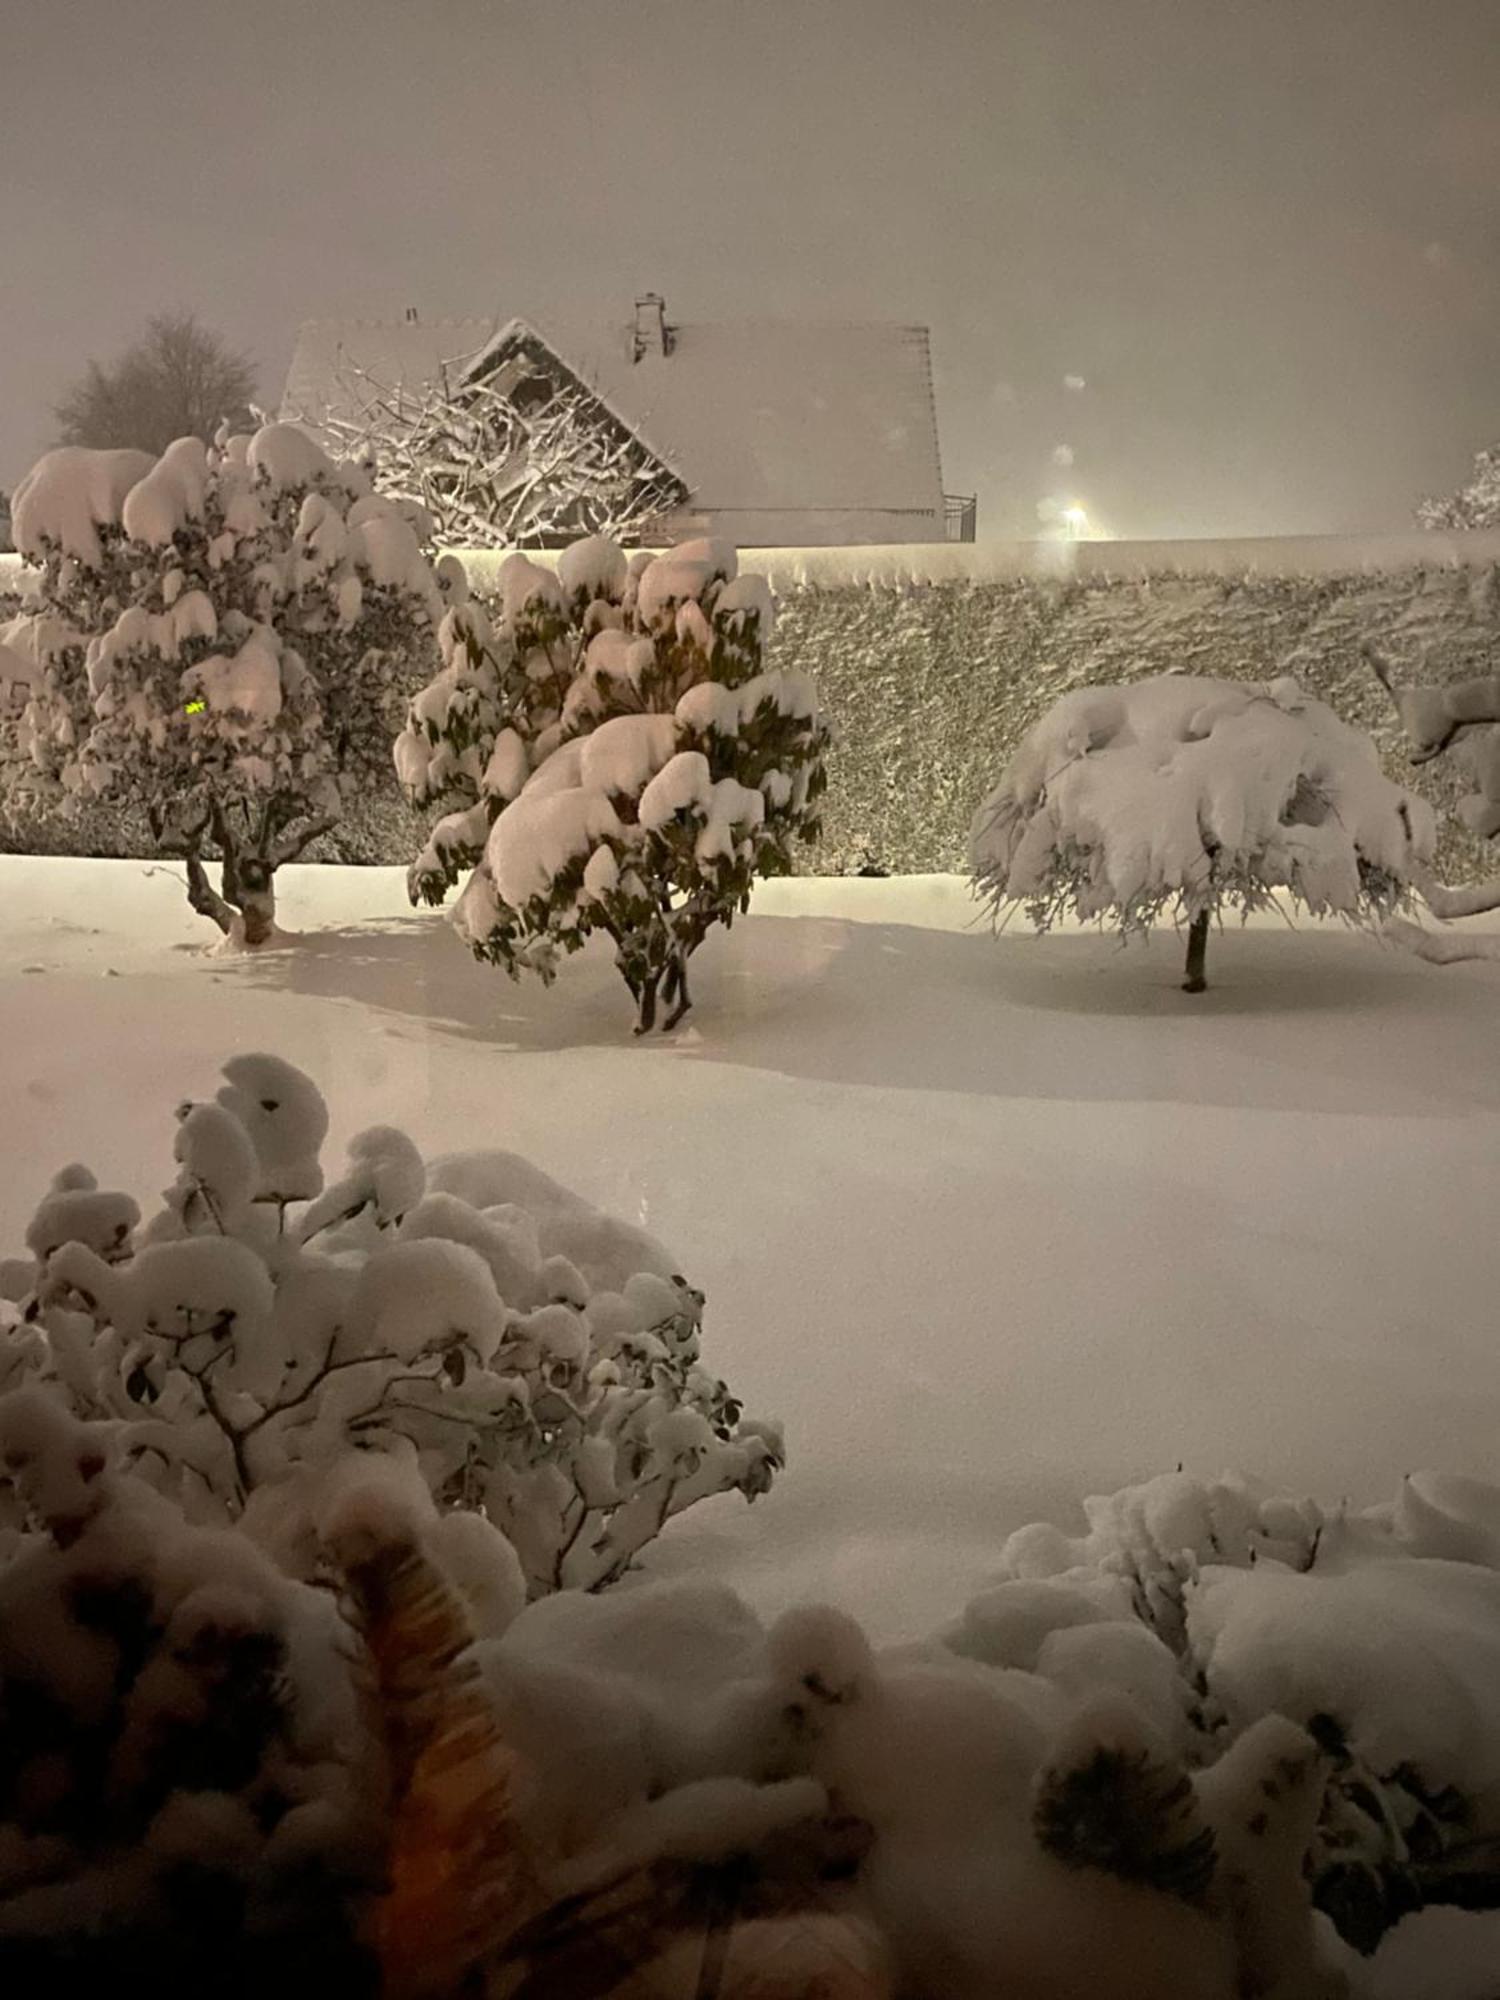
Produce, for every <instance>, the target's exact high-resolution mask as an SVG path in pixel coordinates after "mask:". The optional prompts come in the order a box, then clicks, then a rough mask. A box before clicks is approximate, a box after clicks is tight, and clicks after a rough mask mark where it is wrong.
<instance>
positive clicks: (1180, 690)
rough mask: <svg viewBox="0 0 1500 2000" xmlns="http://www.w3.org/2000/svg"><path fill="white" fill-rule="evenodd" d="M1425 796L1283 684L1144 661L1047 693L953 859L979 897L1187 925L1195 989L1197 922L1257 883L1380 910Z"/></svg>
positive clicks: (1399, 875)
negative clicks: (1133, 669)
mask: <svg viewBox="0 0 1500 2000" xmlns="http://www.w3.org/2000/svg"><path fill="white" fill-rule="evenodd" d="M1435 838H1436V829H1435V825H1434V820H1433V814H1432V809H1431V807H1430V806H1428V804H1427V803H1426V801H1425V800H1423V799H1420V798H1418V797H1417V796H1416V795H1415V794H1413V793H1411V792H1407V791H1403V790H1402V789H1401V788H1400V787H1399V786H1397V785H1394V784H1392V783H1391V782H1390V780H1389V779H1388V778H1386V777H1385V775H1384V773H1383V772H1382V771H1381V768H1380V763H1379V758H1378V756H1377V754H1376V750H1375V746H1374V744H1373V743H1372V742H1371V741H1370V739H1369V738H1368V737H1367V736H1365V735H1364V734H1363V733H1362V732H1361V731H1359V730H1357V729H1353V728H1351V727H1350V726H1349V725H1348V724H1347V723H1345V722H1342V721H1341V720H1340V719H1339V717H1338V716H1336V715H1335V714H1334V713H1333V711H1332V710H1331V709H1330V708H1327V707H1325V706H1324V705H1323V703H1322V702H1319V701H1314V700H1313V699H1312V698H1311V697H1310V696H1308V695H1306V694H1304V693H1303V691H1302V689H1301V688H1300V687H1299V686H1298V685H1297V683H1296V682H1295V681H1293V680H1290V679H1286V678H1283V679H1280V680H1276V681H1272V682H1270V683H1269V684H1268V685H1266V686H1263V687H1262V686H1256V685H1252V684H1246V683H1237V682H1233V681H1220V680H1210V679H1207V678H1203V677H1199V676H1197V675H1187V674H1183V675H1177V674H1162V675H1159V676H1157V677H1156V678H1154V679H1151V680H1145V681H1139V682H1136V683H1135V684H1134V685H1130V686H1123V687H1099V688H1087V689H1080V690H1077V691H1075V692H1074V693H1072V694H1068V695H1065V696H1064V697H1063V699H1062V700H1061V701H1059V702H1058V703H1057V705H1056V706H1055V707H1054V708H1053V709H1051V710H1050V711H1049V713H1048V714H1047V715H1046V716H1045V717H1044V718H1043V719H1042V721H1041V722H1039V723H1038V724H1037V725H1036V727H1035V728H1034V729H1032V730H1031V731H1030V732H1029V734H1028V735H1027V736H1026V737H1025V739H1024V740H1023V741H1022V743H1021V745H1020V747H1019V749H1018V750H1017V752H1016V754H1015V756H1014V758H1013V759H1012V760H1011V763H1010V765H1009V767H1008V768H1007V770H1006V772H1005V774H1004V776H1003V778H1002V779H1001V781H1000V784H999V785H998V787H997V788H996V789H995V791H993V792H992V793H991V794H990V796H989V797H988V798H987V799H986V800H985V801H984V803H983V805H982V806H981V807H980V808H979V811H978V812H977V814H976V815H975V818H974V823H973V828H972V832H971V837H970V863H971V867H972V871H973V877H974V882H975V887H976V890H977V891H978V892H979V893H981V894H982V895H984V896H985V897H987V898H988V899H989V901H990V903H991V905H992V907H993V908H995V909H996V910H999V909H1001V908H1003V907H1005V906H1008V905H1014V904H1020V905H1022V906H1023V907H1024V908H1025V910H1026V913H1027V915H1028V916H1029V917H1030V919H1031V920H1032V922H1033V923H1034V924H1035V925H1036V926H1037V928H1038V929H1045V928H1046V927H1047V926H1048V925H1049V924H1050V923H1052V922H1053V921H1054V920H1055V919H1056V918H1057V917H1058V916H1060V915H1063V914H1066V913H1072V914H1074V915H1076V916H1078V917H1080V918H1096V917H1104V916H1108V915H1113V917H1114V918H1115V920H1116V921H1117V923H1118V924H1119V926H1120V928H1121V929H1122V930H1123V931H1125V932H1127V933H1128V932H1130V931H1132V930H1144V929H1146V928H1147V927H1148V926H1149V925H1151V924H1152V923H1153V922H1155V921H1156V920H1157V919H1158V918H1159V917H1160V916H1161V914H1162V912H1163V911H1164V910H1167V909H1171V910H1172V911H1173V912H1174V913H1175V914H1176V915H1177V916H1178V917H1179V918H1181V919H1183V920H1185V921H1186V923H1187V925H1188V933H1189V942H1188V962H1187V978H1186V982H1185V983H1186V989H1187V991H1188V992H1192V993H1196V992H1201V991H1202V990H1203V987H1204V984H1205V980H1204V956H1205V952H1206V949H1207V941H1208V930H1209V925H1210V923H1211V922H1212V920H1213V919H1214V918H1215V917H1217V916H1218V915H1219V914H1220V913H1221V911H1222V910H1223V909H1224V908H1225V907H1226V906H1228V907H1235V906H1238V907H1239V908H1240V909H1241V910H1242V911H1250V910H1254V909H1257V908H1261V907H1263V906H1265V905H1266V904H1267V903H1269V902H1270V900H1271V897H1272V894H1273V892H1274V891H1277V890H1281V891H1285V892H1286V893H1287V894H1289V895H1290V896H1291V897H1292V899H1293V901H1294V902H1296V903H1297V904H1299V905H1300V906H1302V907H1304V908H1306V909H1307V910H1309V911H1311V912H1312V913H1313V914H1314V915H1318V916H1324V915H1330V914H1333V915H1338V916H1343V917H1348V918H1354V919H1357V918H1363V917H1383V916H1386V915H1388V914H1389V913H1390V912H1391V911H1392V910H1394V909H1395V908H1397V907H1398V906H1399V905H1400V904H1401V903H1402V902H1403V901H1404V900H1405V898H1406V895H1407V893H1408V885H1409V884H1410V883H1411V882H1412V881H1413V879H1414V875H1415V873H1416V871H1418V870H1419V869H1420V867H1421V866H1422V864H1423V863H1424V862H1425V861H1426V860H1427V859H1428V858H1429V857H1430V856H1431V854H1432V850H1433V845H1434V841H1435Z"/></svg>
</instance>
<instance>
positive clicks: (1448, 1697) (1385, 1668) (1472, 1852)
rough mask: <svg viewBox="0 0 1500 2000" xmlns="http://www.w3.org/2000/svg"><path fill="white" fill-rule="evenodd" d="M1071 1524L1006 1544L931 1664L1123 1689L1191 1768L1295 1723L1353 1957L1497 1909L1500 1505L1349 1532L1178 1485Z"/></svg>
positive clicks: (1480, 1504)
mask: <svg viewBox="0 0 1500 2000" xmlns="http://www.w3.org/2000/svg"><path fill="white" fill-rule="evenodd" d="M1085 1515H1086V1519H1087V1527H1086V1531H1085V1533H1084V1534H1083V1535H1081V1536H1076V1537H1069V1536H1066V1535H1064V1534H1063V1533H1061V1531H1060V1530H1058V1529H1056V1528H1054V1527H1051V1526H1047V1525H1044V1524H1038V1525H1037V1526H1034V1527H1030V1528H1025V1529H1022V1530H1021V1531H1019V1532H1018V1533H1017V1534H1015V1535H1013V1536H1012V1537H1011V1539H1010V1541H1009V1542H1008V1543H1007V1545H1006V1548H1005V1550H1004V1553H1003V1557H1002V1565H1001V1567H1002V1580H1001V1581H999V1582H997V1584H996V1585H995V1587H994V1588H993V1589H992V1590H990V1591H989V1592H987V1593H986V1594H985V1595H984V1596H982V1597H980V1598H979V1599H977V1600H976V1601H975V1602H974V1603H973V1604H971V1605H970V1606H969V1607H968V1609H967V1610H966V1611H965V1613H964V1615H963V1617H962V1618H961V1619H960V1620H959V1621H958V1622H957V1624H956V1625H955V1626H954V1627H953V1628H951V1630H950V1631H949V1632H948V1634H947V1635H946V1638H947V1643H948V1644H949V1645H950V1646H952V1647H954V1648H955V1649H956V1650H958V1651H959V1652H961V1653H963V1654H965V1655H967V1656H968V1657H971V1658H976V1659H983V1660H986V1661H988V1662H990V1663H991V1664H993V1665H996V1666H1003V1667H1028V1668H1032V1669H1034V1670H1035V1671H1036V1672H1038V1673H1041V1674H1043V1675H1044V1676H1046V1677H1047V1678H1049V1679H1050V1680H1053V1681H1054V1682H1056V1681H1058V1680H1063V1681H1064V1683H1065V1684H1068V1683H1071V1684H1072V1685H1073V1686H1074V1687H1075V1688H1082V1687H1084V1686H1087V1685H1089V1684H1091V1683H1094V1684H1097V1683H1100V1682H1103V1681H1114V1682H1115V1683H1116V1684H1117V1685H1123V1686H1124V1687H1125V1688H1126V1689H1127V1690H1128V1691H1129V1692H1130V1693H1131V1694H1132V1696H1133V1697H1134V1698H1135V1699H1136V1701H1137V1702H1138V1704H1140V1705H1141V1706H1142V1707H1143V1708H1144V1709H1145V1710H1146V1712H1148V1713H1150V1714H1151V1715H1152V1716H1153V1718H1154V1720H1155V1721H1156V1724H1157V1726H1158V1727H1159V1728H1161V1729H1162V1730H1164V1731H1165V1732H1168V1733H1170V1734H1173V1735H1175V1736H1176V1738H1177V1740H1178V1741H1179V1742H1182V1743H1185V1744H1186V1745H1187V1746H1188V1750H1189V1754H1190V1755H1191V1756H1193V1757H1194V1758H1196V1759H1206V1758H1211V1757H1213V1756H1216V1755H1217V1754H1218V1750H1219V1746H1221V1745H1222V1744H1223V1743H1224V1742H1226V1741H1233V1740H1235V1739H1236V1738H1237V1737H1238V1736H1239V1734H1240V1732H1242V1731H1244V1730H1246V1729H1247V1728H1249V1727H1250V1726H1251V1725H1253V1724H1254V1723H1256V1722H1257V1721H1258V1719H1259V1718H1261V1717H1263V1716H1266V1715H1268V1714H1273V1713H1274V1714H1279V1715H1282V1716H1285V1717H1288V1718H1290V1719H1291V1720H1292V1721H1294V1722H1296V1723H1298V1724H1301V1725H1302V1726H1304V1727H1305V1728H1306V1729H1307V1730H1308V1731H1309V1732H1310V1733H1311V1735H1312V1736H1313V1738H1314V1739H1315V1740H1316V1741H1317V1742H1318V1744H1319V1745H1320V1747H1321V1748H1322V1749H1323V1751H1324V1753H1325V1756H1326V1758H1327V1760H1328V1783H1327V1787H1326V1791H1325V1794H1324V1796H1323V1799H1322V1803H1321V1806H1320V1809H1319V1811H1318V1814H1317V1816H1316V1825H1315V1827H1314V1828H1313V1830H1312V1834H1311V1840H1310V1848H1309V1872H1310V1875H1311V1879H1312V1881H1313V1885H1314V1898H1315V1901H1316V1902H1317V1903H1318V1905H1319V1907H1320V1908H1321V1909H1322V1910H1323V1911H1325V1912H1326V1913H1327V1915H1328V1916H1329V1917H1330V1918H1331V1919H1332V1920H1333V1921H1334V1923H1335V1924H1336V1925H1337V1927H1338V1929H1339V1930H1340V1931H1341V1932H1342V1934H1343V1935H1344V1936H1345V1937H1346V1938H1347V1939H1348V1940H1349V1941H1350V1943H1351V1944H1353V1945H1355V1946H1356V1947H1357V1948H1359V1949H1361V1950H1365V1951H1368V1950H1370V1949H1371V1948H1372V1947H1373V1946H1374V1944H1375V1943H1376V1941H1377V1940H1378V1939H1379V1938H1380V1937H1381V1935H1382V1934H1383V1933H1384V1932H1385V1931H1386V1930H1387V1929H1388V1928H1389V1927H1390V1926H1391V1925H1392V1924H1394V1923H1395V1922H1397V1921H1398V1920H1399V1919H1400V1918H1401V1917H1402V1916H1403V1915H1404V1914H1405V1913H1406V1912H1408V1911H1410V1910H1413V1909H1416V1908H1418V1907H1420V1906H1422V1905H1425V1904H1429V1903H1453V1904H1460V1905H1465V1906H1468V1907H1489V1908H1500V1487H1496V1486H1493V1485H1489V1484H1487V1483H1484V1482H1482V1481H1479V1480H1473V1479H1463V1478H1457V1477H1451V1476H1445V1475H1442V1474H1437V1473H1419V1474H1415V1475H1413V1476H1412V1477H1410V1478H1408V1479H1406V1480H1404V1481H1403V1482H1402V1484H1401V1487H1400V1489H1399V1491H1398V1493H1397V1496H1396V1498H1395V1500H1394V1501H1393V1502H1390V1503H1385V1504H1382V1505H1379V1506H1375V1507H1370V1508H1367V1509H1365V1510H1363V1511H1362V1512H1352V1511H1350V1510H1349V1509H1347V1508H1345V1507H1340V1508H1338V1509H1329V1508H1325V1507H1323V1506H1321V1505H1320V1504H1319V1503H1317V1502H1316V1501H1313V1500H1310V1499H1305V1498H1294V1497H1292V1496H1290V1495H1286V1494H1281V1493H1277V1492H1275V1491H1273V1490H1272V1489H1271V1488H1269V1487H1266V1486H1263V1485H1260V1484H1257V1483H1254V1482H1251V1481H1248V1480H1245V1479H1243V1478H1240V1477H1237V1476H1234V1475H1225V1476H1224V1477H1223V1478H1221V1479H1219V1480H1215V1481H1205V1480H1199V1479H1195V1478H1193V1477H1191V1476H1189V1475H1185V1474H1182V1473H1177V1474H1169V1475H1166V1476H1165V1477H1162V1478H1159V1479H1155V1480H1152V1481H1149V1482H1148V1483H1147V1484H1145V1485H1143V1486H1138V1487H1131V1488H1127V1489H1126V1490H1125V1491H1123V1492H1120V1493H1116V1494H1114V1495H1111V1496H1109V1497H1107V1498H1099V1499H1091V1500H1088V1501H1087V1502H1086V1503H1085Z"/></svg>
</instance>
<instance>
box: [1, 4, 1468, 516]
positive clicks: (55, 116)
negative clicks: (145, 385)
mask: <svg viewBox="0 0 1500 2000" xmlns="http://www.w3.org/2000/svg"><path fill="white" fill-rule="evenodd" d="M0 68H3V73H4V76H5V82H6V90H5V110H4V115H3V120H0V185H3V188H4V190H5V203H4V210H3V220H0V485H7V486H8V485H11V484H13V483H14V481H15V480H16V478H17V477H18V476H19V475H20V473H21V472H22V471H23V470H24V469H25V467H26V465H27V464H29V463H30V461H31V460H32V458H34V457H35V456H36V454H37V453H38V452H39V451H40V450H41V449H43V448H44V447H45V446H46V445H47V444H49V443H50V442H51V441H52V420H51V416H50V406H51V405H52V404H53V403H54V402H55V401H56V400H57V398H58V397H59V396H60V395H61V394H62V392H63V390H64V389H65V387H66V386H67V384H68V382H69V381H70V379H71V378H72V377H73V376H75V375H76V374H77V373H78V372H79V371H80V370H81V368H82V367H83V365H84V364H85V362H86V361H87V360H88V359H89V358H90V357H91V356H92V357H97V358H99V359H101V360H108V359H110V358H111V357H112V356H113V355H114V354H115V353H116V352H117V351H118V350H119V349H120V348H121V347H122V346H123V345H125V344H126V343H127V342H128V341H129V340H130V339H131V338H132V337H133V336H134V335H135V334H136V333H137V332H138V331H139V330H140V328H141V325H142V323H143V321H144V320H145V318H146V316H147V315H148V314H149V313H151V312H153V311H156V310H160V309H162V308H164V307H187V308H191V309H193V310H195V311H196V312H198V313H199V314H200V316H201V317H202V318H203V319H204V320H205V321H206V322H207V323H208V324H210V325H211V326H213V327H214V328H215V329H216V330H218V331H219V332H221V333H222V334H223V335H224V336H226V338H227V339H228V340H229V341H230V342H231V343H232V344H234V345H237V346H240V347H243V348H245V349H247V350H248V351H249V352H250V353H251V355H252V356H253V358H254V359H255V361H256V363H257V366H258V369H259V372H260V379H261V389H262V395H263V397H264V398H266V399H267V400H269V401H274V400H275V398H276V397H277V396H278V395H279V392H280V387H281V379H282V374H283V371H284V369H285V365H286V361H287V358H288V354H289V351H290V346H291V340H292V336H293V332H294V330H295V327H296V324H297V322H298V321H299V320H300V319H303V318H311V317H333V316H342V315H367V316H373V317H384V316H390V317H399V316H400V315H401V313H402V311H403V310H404V308H406V307H407V306H408V305H414V306H416V307H418V308H419V310H420V311H421V312H422V314H423V316H424V317H427V316H433V317H436V316H439V315H443V314H450V313H458V314H480V315H483V314H488V313H498V314H500V315H502V316H508V315H509V314H511V313H520V314H524V315H527V316H529V317H531V318H533V319H537V320H539V321H540V322H541V323H542V324H543V325H544V326H545V323H546V317H547V314H548V312H549V311H555V312H557V313H558V314H559V315H563V316H566V317H567V318H570V319H575V320H576V319H577V318H579V317H585V316H586V317H591V318H598V319H607V318H615V317H618V318H624V317H626V316H628V313H629V309H630V304H631V301H632V299H633V298H634V296H635V294H636V293H637V292H639V291H643V290H647V289H655V290H659V291H662V292H664V293H665V294H666V298H667V302H668V308H669V314H670V316H672V317H675V318H679V319H682V320H685V321H691V320H703V319H719V318H735V317H741V316H746V315H757V316H762V317H766V316H769V317H780V318H816V319H851V318H852V319H899V320H915V321H922V322H925V323H927V324H928V325H930V326H931V328H932V334H933V343H934V351H935V358H936V363H937V370H938V397H939V423H940V429H941V437H942V450H943V470H944V479H945V484H946V485H947V486H948V488H949V489H950V490H951V491H973V490H975V489H977V490H978V492H979V494H980V497H981V516H980V519H981V532H988V533H991V534H1001V535H1017V534H1019V535H1030V534H1033V533H1035V532H1036V529H1037V504H1038V502H1039V501H1041V500H1044V499H1046V498H1047V496H1049V495H1051V496H1053V497H1054V498H1058V499H1069V500H1072V499H1077V500H1080V501H1082V502H1083V503H1084V504H1086V505H1087V507H1088V509H1089V512H1090V515H1091V517H1092V518H1094V519H1096V520H1097V521H1098V522H1100V523H1101V524H1102V525H1103V526H1105V527H1107V528H1108V529H1110V530H1113V531H1114V532H1117V533H1120V534H1130V535H1177V534H1233V533H1278V532H1284V533H1294V532H1318V531H1329V532H1332V531H1338V530H1348V529H1358V528H1373V529H1381V528H1393V529H1399V528H1402V527H1405V526H1407V525H1408V524H1409V522H1410V515H1411V508H1412V505H1413V503H1414V501H1415V499H1416V498H1417V496H1418V495H1419V494H1420V493H1422V492H1423V491H1424V490H1428V489H1431V488H1434V487H1436V488H1448V487H1452V486H1453V485H1455V484H1457V483H1458V481H1459V480H1460V479H1461V478H1462V477H1463V475H1464V473H1465V471H1466V468H1467V464H1468V460H1469V457H1470V455H1471V453H1472V452H1473V451H1474V449H1475V448H1477V447H1478V446H1479V445H1481V444H1484V443H1488V442H1493V441H1495V440H1496V439H1497V438H1500V0H1052V3H1051V4H1044V0H927V4H925V5H924V4H918V0H899V4H897V3H896V0H737V4H730V0H425V4H418V0H407V4H404V5H393V4H389V0H359V4H357V5H356V4H346V0H295V4H287V0H241V4H238V5H222V4H219V0H149V4H141V0H92V4H85V0H49V4H46V5H43V4H39V0H0ZM1068 376H1073V377H1082V378H1083V380H1084V383H1085V385H1086V386H1084V387H1083V388H1082V389H1081V390H1080V389H1077V388H1073V389H1069V388H1067V387H1066V386H1065V377H1068ZM1064 446H1065V447H1067V448H1069V450H1071V452H1072V454H1073V464H1072V466H1071V468H1068V469H1063V468H1062V467H1060V466H1059V465H1057V464H1055V463H1054V461H1053V453H1054V451H1055V450H1056V449H1057V448H1058V447H1064Z"/></svg>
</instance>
